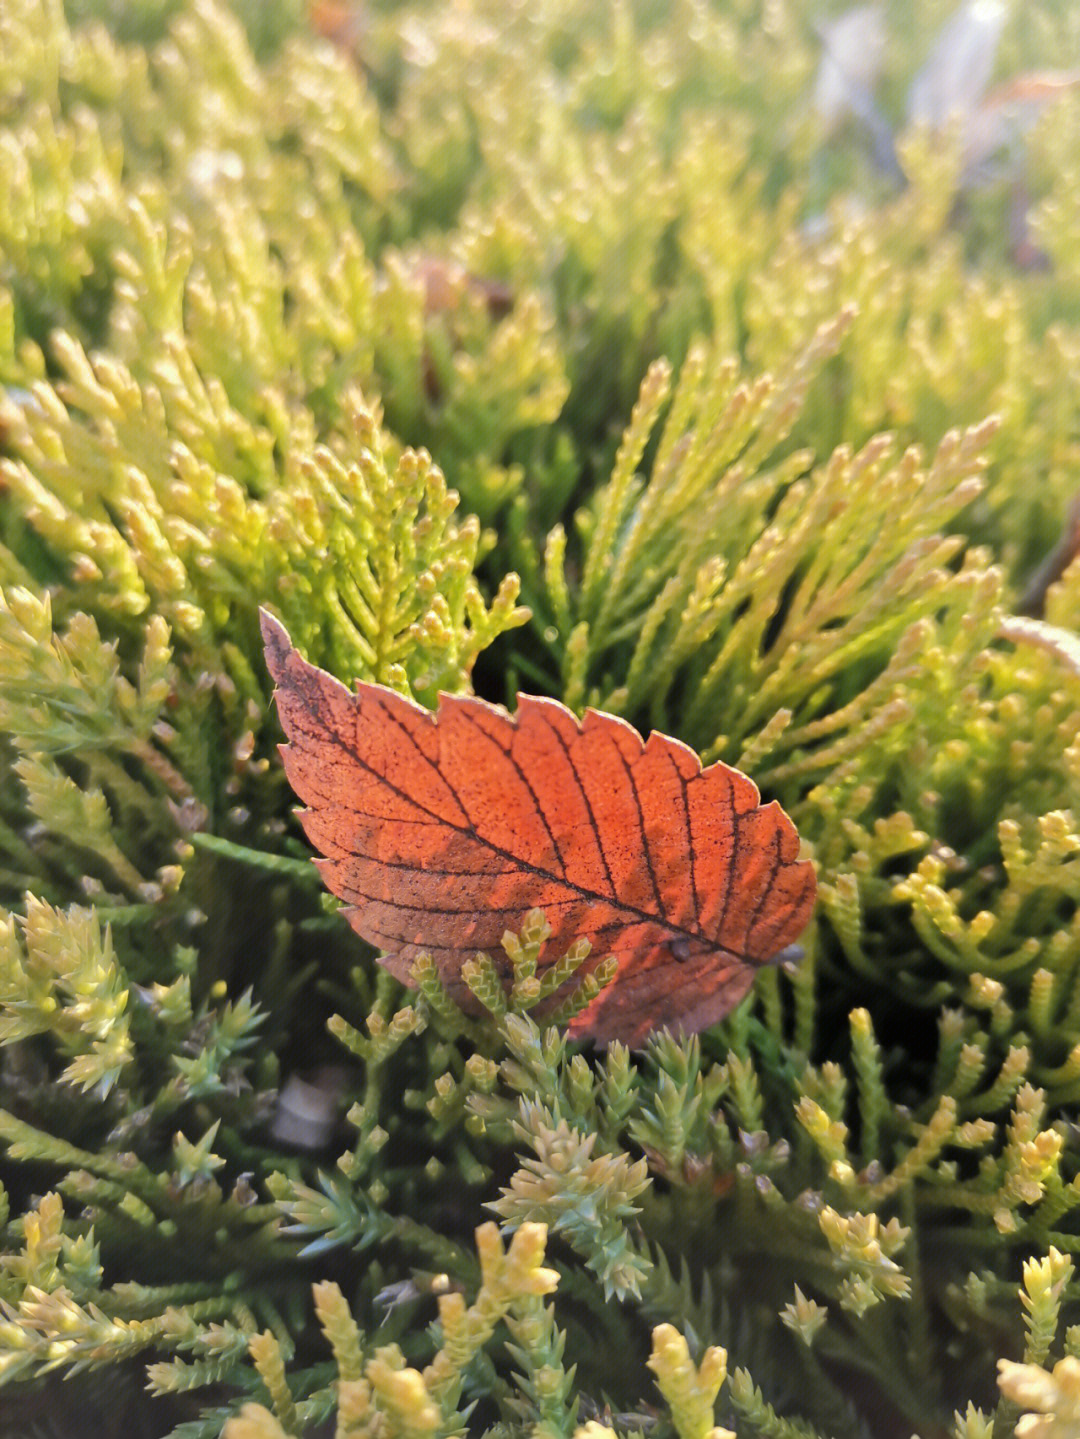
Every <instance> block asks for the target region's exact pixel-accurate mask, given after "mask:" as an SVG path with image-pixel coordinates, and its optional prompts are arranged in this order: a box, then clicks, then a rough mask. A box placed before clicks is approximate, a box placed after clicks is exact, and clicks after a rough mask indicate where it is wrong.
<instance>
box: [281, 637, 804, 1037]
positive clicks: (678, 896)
mask: <svg viewBox="0 0 1080 1439" xmlns="http://www.w3.org/2000/svg"><path fill="white" fill-rule="evenodd" d="M263 638H264V639H265V641H266V659H267V665H268V666H269V669H270V673H271V674H272V675H273V677H274V680H275V681H276V683H277V706H278V714H279V715H280V717H281V723H282V726H283V727H284V730H285V733H286V735H287V736H288V738H289V741H290V743H289V744H287V745H284V746H282V755H283V758H284V762H285V771H286V774H287V775H288V777H289V782H290V783H291V785H292V787H293V789H294V790H295V791H296V793H297V795H298V796H299V798H300V799H301V800H302V801H303V803H304V804H305V805H306V806H307V809H305V810H304V811H302V812H301V820H302V822H303V825H304V829H305V831H306V833H307V836H308V838H309V839H310V840H311V842H312V844H313V845H314V846H315V848H316V849H317V850H319V852H320V853H321V854H322V855H324V856H325V858H323V859H321V860H318V861H317V863H318V865H319V869H320V871H321V873H322V876H323V879H324V881H325V883H326V885H327V887H328V888H329V889H330V890H331V891H332V892H333V893H334V894H336V895H338V896H339V898H341V899H343V900H344V901H345V902H346V903H347V904H348V905H349V906H350V908H349V909H348V910H347V911H346V913H347V915H348V918H349V921H350V923H351V924H352V926H353V928H354V929H355V930H356V932H357V933H358V934H360V935H362V936H363V938H364V939H366V940H368V941H369V942H370V943H371V944H373V945H376V946H377V947H378V948H379V949H381V950H383V951H384V952H385V954H384V957H383V958H382V960H381V963H383V964H385V965H386V967H387V968H388V969H389V970H390V971H391V972H392V973H393V974H395V975H396V976H397V977H398V978H399V979H400V980H402V981H403V982H404V983H406V984H409V983H410V981H411V970H412V966H413V963H414V961H415V959H416V957H417V956H418V955H419V954H421V953H428V954H430V955H431V957H432V959H433V961H434V963H435V965H436V967H437V969H438V971H439V974H440V976H441V978H442V981H443V983H444V985H445V986H446V988H447V990H448V991H449V993H450V994H451V995H452V997H453V998H454V999H455V1000H456V1001H457V1002H458V1003H459V1004H460V1005H461V1006H462V1008H464V1009H467V1010H475V1000H474V999H473V996H472V994H471V992H470V990H469V988H468V986H467V985H466V984H465V982H464V980H463V979H462V977H461V967H462V965H463V963H464V962H465V961H466V960H468V959H470V958H471V957H472V956H473V955H474V954H475V953H476V952H477V951H478V950H484V951H486V952H487V953H489V954H490V955H491V957H492V959H493V960H494V962H495V963H496V965H497V966H499V967H500V974H501V975H502V977H503V978H504V981H505V982H506V984H507V987H509V984H510V977H511V976H510V963H509V960H508V958H507V956H506V955H505V953H504V952H503V950H502V949H501V940H502V937H503V934H504V933H505V932H506V930H507V929H510V930H514V929H518V928H520V926H521V924H522V922H523V920H524V918H525V916H526V914H527V913H528V911H529V910H531V909H542V910H543V911H544V913H545V915H546V916H547V920H548V923H549V924H550V925H551V928H552V936H551V939H550V940H549V942H548V946H547V951H546V952H547V954H550V955H551V958H550V959H549V960H547V964H548V965H550V964H551V963H554V961H555V959H556V958H557V957H558V955H559V954H560V953H561V952H562V951H563V950H564V949H565V947H566V946H567V945H568V944H569V943H570V942H571V941H573V940H575V939H580V938H585V939H588V940H589V942H590V944H591V945H592V953H591V956H590V958H589V960H588V961H587V962H586V964H585V965H584V966H583V969H582V970H579V971H578V977H579V978H580V976H581V975H582V974H583V973H585V972H588V971H589V970H591V969H592V968H595V966H596V964H597V963H599V961H600V959H601V958H603V956H604V955H607V954H613V955H615V957H616V959H617V961H618V970H617V973H616V976H615V979H614V980H613V982H612V983H611V984H610V985H608V987H607V988H606V989H604V990H602V991H601V992H600V994H599V995H597V997H596V998H595V999H594V1000H593V1001H592V1003H590V1004H589V1005H588V1006H587V1007H586V1008H585V1009H583V1010H582V1011H581V1012H580V1013H579V1014H578V1015H577V1017H576V1018H575V1019H574V1020H573V1021H572V1024H571V1033H572V1034H573V1035H574V1036H575V1037H576V1038H591V1039H596V1040H599V1041H601V1042H605V1043H606V1042H609V1041H611V1040H614V1039H620V1040H623V1041H624V1042H625V1043H627V1044H629V1045H631V1046H639V1045H640V1044H642V1043H643V1042H644V1040H645V1039H646V1038H647V1037H648V1035H649V1033H650V1032H651V1031H652V1030H654V1029H659V1028H662V1027H664V1026H667V1027H669V1028H672V1029H675V1030H680V1029H681V1030H683V1031H686V1032H691V1033H692V1032H694V1031H696V1030H699V1029H702V1028H704V1027H705V1026H706V1025H708V1024H712V1023H714V1022H715V1021H716V1020H718V1019H721V1018H722V1017H723V1016H724V1015H725V1014H727V1012H728V1011H729V1010H730V1009H731V1008H732V1007H733V1006H734V1005H735V1004H737V1003H738V1001H739V1000H740V999H742V997H743V996H744V995H745V994H746V992H747V991H748V990H749V988H750V985H751V983H752V982H753V978H754V974H755V971H756V970H757V968H758V967H759V966H760V965H762V964H767V963H769V962H770V961H771V960H774V959H775V958H776V957H777V955H778V954H779V953H780V952H781V951H783V950H784V949H785V948H786V947H787V946H788V945H790V944H791V943H792V941H793V940H795V939H796V938H797V937H798V935H799V933H800V932H801V931H802V929H803V927H804V926H805V925H806V922H807V920H808V919H809V916H810V911H811V908H812V906H813V902H814V892H815V879H814V870H813V867H812V865H810V864H808V863H806V862H800V861H799V859H798V857H797V856H798V849H799V837H798V835H797V834H796V832H795V827H794V826H793V825H792V823H791V821H790V820H789V819H788V817H787V815H786V814H785V813H784V812H783V810H782V809H781V808H780V807H779V805H777V804H776V803H771V804H766V805H762V804H760V803H759V798H760V797H759V795H758V791H757V787H756V786H755V785H754V784H753V782H752V781H751V780H749V779H747V777H746V776H745V775H744V774H740V773H739V771H738V770H735V769H731V768H729V767H728V766H727V765H724V764H713V765H710V766H709V767H708V768H707V769H702V767H701V761H700V760H699V759H698V757H697V755H696V754H695V753H694V752H693V750H691V749H689V748H688V747H687V746H686V745H684V744H682V743H681V742H680V741H679V740H675V739H669V738H667V737H666V736H664V735H660V734H655V733H654V734H652V735H650V736H649V739H648V740H647V741H645V742H643V741H642V739H641V737H640V736H639V735H638V733H637V731H636V730H634V729H633V728H632V727H631V726H630V725H628V724H627V723H626V722H625V721H624V720H621V719H617V718H616V717H615V716H613V715H609V714H601V713H598V712H597V711H595V710H587V711H586V712H585V716H584V718H583V719H581V720H578V719H577V718H576V717H575V716H574V715H573V714H572V713H571V712H570V710H568V709H567V708H566V707H565V706H564V705H561V704H559V703H558V702H557V701H555V700H550V699H537V698H534V697H532V696H528V695H522V696H520V698H519V701H518V709H517V713H516V715H514V716H513V717H511V716H510V715H508V714H507V713H506V712H505V711H504V710H502V709H500V708H498V707H496V706H494V705H490V704H487V703H486V702H485V701H483V700H479V699H473V698H466V697H462V696H458V695H442V696H440V699H439V708H438V711H437V713H436V714H431V713H430V712H429V711H427V710H425V709H421V708H420V706H419V705H416V704H414V703H413V702H412V701H411V700H408V699H405V698H403V697H402V696H401V695H399V694H396V693H395V692H394V691H393V690H389V689H386V688H384V687H383V686H381V685H373V684H363V683H359V682H358V683H357V685H356V689H355V692H350V691H349V690H347V689H346V688H345V686H344V685H342V684H341V683H339V681H338V680H336V679H334V678H333V677H332V676H331V675H328V674H326V673H325V672H324V671H323V670H320V669H317V668H316V667H315V666H314V665H311V664H308V662H307V661H306V660H304V659H303V658H302V657H301V656H300V655H299V654H298V653H297V651H296V650H295V649H294V648H293V646H292V644H291V643H290V640H289V637H288V635H287V634H286V632H285V630H284V629H283V628H282V626H281V625H280V624H279V623H278V621H277V620H275V619H273V618H272V617H271V616H270V615H267V614H265V613H264V615H263ZM544 967H545V956H543V955H542V956H541V959H540V964H539V970H540V972H541V973H542V971H543V969H544ZM562 998H564V996H563V995H561V994H557V995H556V996H555V997H553V999H552V1004H555V1003H557V1002H558V1001H561V999H562Z"/></svg>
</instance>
